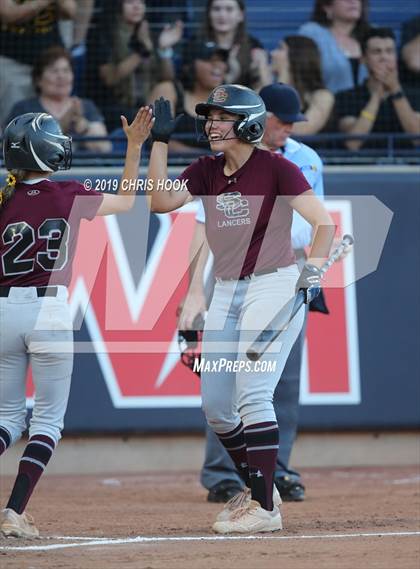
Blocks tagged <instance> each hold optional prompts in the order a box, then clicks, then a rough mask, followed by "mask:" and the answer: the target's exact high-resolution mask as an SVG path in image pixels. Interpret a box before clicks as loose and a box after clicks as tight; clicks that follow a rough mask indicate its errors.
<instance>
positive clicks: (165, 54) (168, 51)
mask: <svg viewBox="0 0 420 569" xmlns="http://www.w3.org/2000/svg"><path fill="white" fill-rule="evenodd" d="M157 53H158V56H159V57H160V58H161V59H170V58H171V57H172V56H173V55H174V50H173V49H172V48H171V47H166V48H165V49H161V48H159V49H158V50H157Z"/></svg>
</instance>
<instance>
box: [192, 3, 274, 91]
mask: <svg viewBox="0 0 420 569" xmlns="http://www.w3.org/2000/svg"><path fill="white" fill-rule="evenodd" d="M246 19H247V18H246V9H245V2H244V1H243V0H208V1H207V4H206V7H205V15H204V19H203V23H202V27H201V30H200V32H199V33H198V34H197V36H196V39H199V40H200V41H212V42H214V43H215V44H217V45H218V46H219V47H220V48H223V49H226V50H227V51H228V52H229V69H228V73H227V75H226V83H238V84H240V85H245V86H246V87H250V88H251V89H254V90H256V91H257V90H258V89H260V88H261V87H262V86H263V85H267V84H269V83H271V74H270V67H269V64H268V53H267V52H266V51H265V49H264V46H263V45H262V43H261V42H260V41H259V40H258V39H257V38H255V37H254V36H252V35H250V34H249V33H248V31H247V23H246ZM189 49H190V48H189Z"/></svg>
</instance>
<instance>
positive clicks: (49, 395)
mask: <svg viewBox="0 0 420 569" xmlns="http://www.w3.org/2000/svg"><path fill="white" fill-rule="evenodd" d="M67 295H68V294H67V289H66V287H63V286H59V287H58V293H57V296H55V297H38V296H37V293H36V288H35V287H19V288H18V287H12V288H11V289H10V292H9V296H8V297H1V298H0V425H1V426H2V427H4V428H5V429H7V430H8V431H9V433H10V435H11V438H12V443H14V442H16V441H17V440H18V439H19V438H20V436H21V435H22V432H23V431H24V430H25V429H26V421H25V419H26V398H25V392H26V378H27V372H28V366H29V364H30V365H31V367H32V376H33V382H34V387H35V399H34V408H33V413H32V418H31V421H30V428H29V435H30V436H33V435H35V434H43V435H48V436H49V437H51V438H52V439H53V440H55V441H56V442H58V440H59V439H60V438H61V430H62V428H63V420H64V414H65V412H66V407H67V401H68V397H69V392H70V380H71V374H72V370H73V323H72V318H71V315H70V310H69V307H68V304H67Z"/></svg>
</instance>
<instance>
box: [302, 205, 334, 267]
mask: <svg viewBox="0 0 420 569" xmlns="http://www.w3.org/2000/svg"><path fill="white" fill-rule="evenodd" d="M335 231H336V226H335V225H334V223H333V221H332V219H331V217H330V216H329V215H328V214H327V216H326V217H325V219H324V220H322V222H321V223H319V224H316V225H314V226H313V234H314V239H313V242H312V247H311V250H310V252H309V257H308V260H307V262H308V263H310V264H311V265H315V266H316V267H318V268H319V269H320V268H321V267H322V265H323V263H324V262H325V261H326V259H327V258H328V257H329V254H330V251H331V245H332V243H333V240H334V235H335Z"/></svg>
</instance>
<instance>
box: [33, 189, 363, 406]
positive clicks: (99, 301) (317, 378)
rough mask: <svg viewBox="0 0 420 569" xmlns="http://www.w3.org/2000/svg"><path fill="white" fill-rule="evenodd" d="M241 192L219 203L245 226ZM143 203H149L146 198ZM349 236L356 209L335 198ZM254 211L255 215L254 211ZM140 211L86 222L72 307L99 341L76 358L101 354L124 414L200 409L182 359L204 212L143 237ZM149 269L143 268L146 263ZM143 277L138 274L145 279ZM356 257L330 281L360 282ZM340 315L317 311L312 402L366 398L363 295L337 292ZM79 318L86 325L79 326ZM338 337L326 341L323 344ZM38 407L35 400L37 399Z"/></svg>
mask: <svg viewBox="0 0 420 569" xmlns="http://www.w3.org/2000/svg"><path fill="white" fill-rule="evenodd" d="M238 194H239V193H238V192H232V193H231V194H227V195H226V197H224V199H223V201H219V202H218V207H221V208H223V211H224V212H225V215H226V220H227V221H228V220H229V219H231V220H238V219H244V218H246V215H247V209H248V210H249V208H248V205H247V203H245V202H246V201H247V200H246V199H244V198H243V197H242V196H241V195H240V194H239V195H238ZM139 201H141V200H139ZM327 206H328V209H329V210H330V211H331V213H332V214H333V217H334V221H335V223H336V224H337V225H338V227H339V232H340V234H344V233H351V232H352V226H351V209H350V208H351V205H350V203H349V202H346V201H342V200H338V201H336V202H332V201H328V202H327ZM248 212H249V211H248ZM136 216H137V212H136V211H134V212H130V213H129V214H125V215H124V216H120V217H119V218H118V220H117V218H116V217H115V216H108V217H98V218H96V219H95V220H94V221H92V222H82V224H81V231H80V238H79V244H78V248H77V252H76V258H75V261H74V271H73V280H72V284H71V287H70V305H71V310H72V314H73V316H74V318H75V320H76V325H75V328H76V329H77V328H78V327H80V315H83V318H84V324H85V327H86V329H87V331H88V333H89V336H90V341H89V342H80V341H77V338H78V336H79V334H77V333H76V335H75V337H76V344H75V351H76V353H80V352H81V353H86V352H88V353H92V352H93V353H95V354H96V357H97V359H98V363H99V369H100V371H101V373H102V376H103V379H104V382H105V384H106V386H107V389H108V391H109V394H110V397H111V400H112V402H113V405H114V407H115V408H120V409H123V408H141V407H143V408H144V407H151V408H162V407H163V408H164V407H166V408H168V407H173V408H176V407H180V408H182V407H199V406H200V405H201V400H200V396H199V392H200V386H199V381H198V380H197V378H196V376H195V374H193V373H192V372H191V371H190V370H188V369H187V368H186V367H185V366H183V365H182V364H181V363H180V361H179V351H178V345H177V340H176V338H177V329H176V322H177V319H176V310H177V307H178V305H179V302H180V301H181V300H182V299H183V297H184V296H185V292H186V289H187V283H188V250H189V244H190V241H191V237H192V234H193V231H194V227H195V207H194V205H190V206H187V207H186V208H183V210H181V211H180V212H177V213H171V214H163V215H153V216H151V218H150V227H147V226H146V227H145V232H144V234H142V235H139V234H138V231H137V232H134V233H135V235H134V237H133V239H134V240H135V241H134V243H133V242H132V240H133V239H131V241H130V239H127V236H129V235H130V232H129V231H127V228H126V227H125V224H126V223H129V222H131V223H133V221H134V223H135V224H137V226H140V232H141V231H142V225H141V224H140V222H139V219H138V217H136ZM142 255H144V263H143V262H142V261H141V259H140V265H142V266H141V270H139V269H138V267H137V269H136V267H135V265H136V263H137V265H138V264H139V258H140V257H141V256H142ZM136 271H137V274H136ZM353 274H354V267H353V257H352V256H350V257H349V258H347V259H345V260H344V262H342V263H337V264H336V265H334V266H333V268H332V269H331V271H330V273H329V277H328V278H330V277H331V278H332V279H333V280H334V282H335V283H337V282H338V283H340V282H341V283H342V282H352V280H351V279H352V275H353ZM327 299H328V305H329V307H330V311H331V314H330V315H329V316H324V315H320V314H316V313H315V314H313V313H311V314H310V318H309V324H308V338H309V341H308V342H307V349H306V355H305V358H304V359H305V361H304V368H303V374H302V390H301V400H302V403H304V404H331V403H333V404H355V403H358V402H359V401H360V388H359V363H358V361H359V358H358V340H357V319H356V298H355V289H354V286H353V285H352V286H349V287H346V288H333V289H330V290H328V291H327ZM77 320H79V322H77ZM325 337H327V338H329V342H324V341H323V340H322V338H325ZM29 403H30V401H29Z"/></svg>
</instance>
